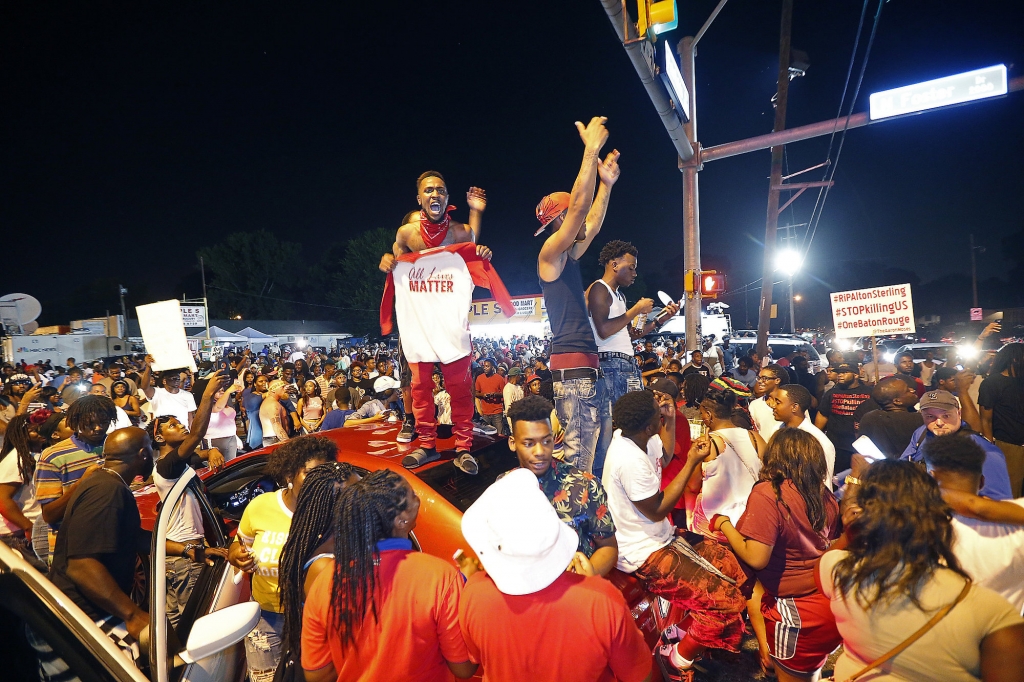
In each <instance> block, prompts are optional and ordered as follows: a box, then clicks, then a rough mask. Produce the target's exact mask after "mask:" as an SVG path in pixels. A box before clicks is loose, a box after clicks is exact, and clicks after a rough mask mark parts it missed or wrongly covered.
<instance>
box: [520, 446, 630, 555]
mask: <svg viewBox="0 0 1024 682" xmlns="http://www.w3.org/2000/svg"><path fill="white" fill-rule="evenodd" d="M537 481H538V483H540V489H541V490H542V491H543V492H544V495H546V496H547V498H548V499H549V500H550V501H551V505H552V506H553V507H554V508H555V511H556V512H557V513H558V518H560V519H562V521H563V522H565V523H567V524H569V525H570V526H572V529H573V530H575V531H576V534H577V535H579V538H580V546H579V551H580V552H583V554H585V555H586V556H587V557H588V558H589V557H590V556H591V555H592V554H593V553H594V551H595V550H596V549H597V543H596V542H595V541H596V540H604V539H607V538H610V537H612V536H613V535H615V522H614V521H612V514H611V512H610V511H608V497H607V496H606V495H605V492H604V486H602V485H601V481H600V480H599V479H598V478H597V477H596V476H594V475H593V474H588V473H587V472H585V471H580V470H579V469H577V468H576V467H574V466H572V465H570V464H566V463H565V462H560V461H559V460H557V459H552V460H551V469H550V470H548V472H547V473H546V474H544V475H543V476H541V477H540V478H538V479H537Z"/></svg>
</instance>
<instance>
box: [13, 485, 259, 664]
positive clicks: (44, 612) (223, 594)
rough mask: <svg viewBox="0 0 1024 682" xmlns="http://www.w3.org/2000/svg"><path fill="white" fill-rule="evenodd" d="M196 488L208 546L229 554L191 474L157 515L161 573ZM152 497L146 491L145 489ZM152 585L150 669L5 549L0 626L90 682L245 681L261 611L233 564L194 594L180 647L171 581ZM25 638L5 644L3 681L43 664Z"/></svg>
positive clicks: (217, 568) (219, 567)
mask: <svg viewBox="0 0 1024 682" xmlns="http://www.w3.org/2000/svg"><path fill="white" fill-rule="evenodd" d="M189 487H192V488H194V489H195V491H196V492H198V493H199V494H197V495H196V498H197V499H199V501H200V505H201V507H202V509H203V518H204V522H205V527H206V528H207V529H208V530H207V542H209V544H211V545H213V546H218V547H225V546H227V542H228V539H227V538H226V537H225V536H224V533H223V532H222V525H221V522H220V520H219V519H218V517H217V516H216V514H215V513H214V511H213V508H212V507H211V506H210V504H209V502H207V501H206V497H205V496H204V495H203V494H202V493H201V492H200V487H201V485H200V481H199V479H198V477H197V476H196V474H195V472H193V471H192V469H186V471H185V474H183V475H182V476H181V478H180V479H179V480H178V482H177V483H176V484H175V485H174V487H173V488H171V490H170V492H169V493H168V495H167V499H166V500H165V501H164V504H163V505H162V506H161V509H160V511H159V512H157V515H156V524H155V526H154V528H153V542H152V546H151V554H150V556H151V557H152V563H151V565H153V566H159V567H162V566H163V565H164V557H165V552H164V546H165V544H166V537H167V524H168V517H169V516H170V514H169V512H170V510H172V509H174V505H175V503H176V502H177V501H178V500H179V499H180V498H181V496H182V495H184V494H185V490H186V489H187V488H189ZM143 490H146V489H143ZM155 576H156V578H157V579H156V580H151V581H149V582H150V584H151V586H152V589H149V590H148V595H149V618H150V620H149V633H148V634H149V636H148V637H146V636H145V633H144V635H143V642H142V644H146V643H147V640H148V646H147V647H146V649H145V650H144V651H143V652H142V660H144V661H148V662H149V663H148V665H145V667H144V668H139V667H137V666H136V665H135V664H134V663H132V661H131V660H129V659H128V657H126V656H125V655H124V654H123V653H121V651H120V650H119V649H118V648H117V646H116V645H115V644H114V642H112V641H111V640H110V639H109V638H108V637H107V636H106V635H105V634H104V633H103V631H102V630H100V628H99V627H98V626H97V625H96V624H95V623H94V622H93V621H92V619H91V618H89V617H88V616H87V615H86V614H85V613H84V612H83V611H82V610H81V609H80V608H79V607H78V606H77V605H76V604H74V603H73V602H71V601H70V600H68V599H67V597H65V596H64V593H63V592H61V591H60V590H59V589H57V587H56V586H54V584H53V583H51V582H50V581H49V580H48V579H47V578H46V577H45V576H44V575H43V574H41V573H40V572H39V571H37V570H36V569H35V568H33V567H32V565H31V564H30V563H29V562H27V561H25V559H24V558H23V557H22V555H21V554H20V553H18V552H16V551H14V550H12V549H11V548H9V547H8V546H7V545H5V544H2V543H0V619H2V620H3V621H4V630H5V633H4V634H7V635H15V636H17V635H20V634H21V633H22V632H23V630H21V631H20V632H19V628H23V627H24V625H25V624H27V625H28V626H29V627H31V629H32V631H33V633H34V634H35V635H36V636H37V637H40V638H42V639H44V640H46V641H47V642H48V643H49V644H50V646H51V648H52V649H53V650H54V652H55V653H56V655H57V656H59V657H60V658H62V659H64V661H65V662H66V663H67V664H68V666H69V667H70V668H71V670H72V671H73V672H74V673H75V675H77V676H78V678H79V679H81V680H82V681H83V682H214V681H218V682H240V681H241V680H242V679H243V678H244V677H245V673H246V670H245V663H244V661H245V656H244V651H243V649H242V640H243V639H244V638H245V636H246V635H247V634H249V632H250V631H251V630H252V629H253V628H254V627H255V626H256V623H257V622H258V621H259V616H260V613H259V605H258V604H257V603H256V602H250V601H243V599H248V595H246V594H243V590H244V589H246V588H247V585H248V583H247V582H244V583H242V584H235V582H234V580H233V571H232V569H231V568H230V566H229V565H228V563H227V562H226V561H224V560H222V559H217V560H216V563H215V565H214V566H207V567H206V568H205V569H204V572H203V574H202V575H200V577H199V580H198V581H197V582H196V586H195V588H193V593H192V594H193V596H192V598H190V599H189V604H188V606H187V608H186V610H185V614H184V616H183V618H182V620H181V621H180V622H179V625H178V629H177V632H178V633H179V634H181V635H182V637H183V638H184V639H186V640H187V644H186V646H184V647H182V646H180V645H179V644H178V643H177V639H178V638H177V637H176V636H175V633H173V632H169V624H168V621H167V608H166V603H167V600H166V594H167V581H166V580H164V579H163V577H164V571H163V570H162V568H161V569H159V570H157V571H155ZM17 641H21V637H20V636H19V637H17V639H15V640H13V641H12V639H10V638H8V639H6V640H5V641H4V650H5V652H6V653H5V655H4V665H5V666H6V671H7V672H6V674H5V675H2V676H0V678H2V679H12V680H13V679H15V678H13V677H7V675H15V674H17V672H18V671H24V670H26V669H27V668H31V667H33V666H34V665H35V660H36V657H35V652H34V651H33V650H32V649H30V648H28V647H27V646H25V645H24V642H22V645H21V646H15V642H17Z"/></svg>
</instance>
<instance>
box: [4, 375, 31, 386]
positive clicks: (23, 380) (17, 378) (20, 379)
mask: <svg viewBox="0 0 1024 682" xmlns="http://www.w3.org/2000/svg"><path fill="white" fill-rule="evenodd" d="M7 383H8V384H31V383H32V379H31V377H29V375H27V374H12V375H11V376H10V378H9V379H7Z"/></svg>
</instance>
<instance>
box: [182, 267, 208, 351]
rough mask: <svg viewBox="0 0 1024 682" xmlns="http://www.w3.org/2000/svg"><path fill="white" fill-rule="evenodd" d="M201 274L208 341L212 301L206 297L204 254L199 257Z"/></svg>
mask: <svg viewBox="0 0 1024 682" xmlns="http://www.w3.org/2000/svg"><path fill="white" fill-rule="evenodd" d="M199 274H200V276H201V277H202V278H203V310H204V311H205V313H206V314H205V315H203V317H204V318H205V319H206V339H207V341H209V339H210V302H209V301H208V300H207V298H206V265H205V264H204V263H203V257H202V256H200V257H199ZM182 298H184V297H182Z"/></svg>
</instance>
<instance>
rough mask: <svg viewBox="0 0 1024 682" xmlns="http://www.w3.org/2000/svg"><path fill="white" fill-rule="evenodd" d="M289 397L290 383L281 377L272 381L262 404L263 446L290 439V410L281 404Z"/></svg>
mask: <svg viewBox="0 0 1024 682" xmlns="http://www.w3.org/2000/svg"><path fill="white" fill-rule="evenodd" d="M287 399H288V384H287V383H285V382H284V381H282V380H281V379H274V380H273V381H272V382H270V387H269V388H268V389H267V395H266V397H264V398H263V404H262V405H260V425H261V426H262V427H263V446H264V447H266V446H267V445H273V444H274V443H282V442H284V441H286V440H288V429H287V428H286V427H285V424H287V423H288V411H287V410H285V409H284V405H282V404H281V401H282V400H287Z"/></svg>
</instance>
